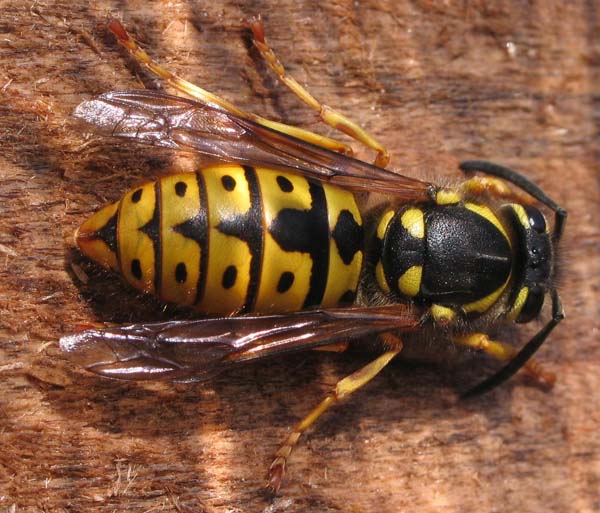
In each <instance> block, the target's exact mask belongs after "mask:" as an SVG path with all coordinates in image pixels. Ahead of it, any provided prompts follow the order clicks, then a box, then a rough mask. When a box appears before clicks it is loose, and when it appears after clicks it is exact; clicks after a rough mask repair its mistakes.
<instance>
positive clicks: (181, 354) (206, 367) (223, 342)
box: [60, 305, 421, 380]
mask: <svg viewBox="0 0 600 513" xmlns="http://www.w3.org/2000/svg"><path fill="white" fill-rule="evenodd" d="M420 322H421V316H420V315H419V314H417V313H416V312H415V311H414V310H413V309H412V308H411V307H409V306H406V305H393V306H385V307H364V308H363V307H351V308H339V309H330V310H312V311H306V312H297V313H291V314H283V315H268V316H249V317H241V316H240V317H220V318H209V319H199V320H193V321H169V322H161V323H151V324H132V325H127V326H120V327H115V328H103V329H92V330H86V331H82V332H80V333H76V334H74V335H70V336H67V337H63V338H62V339H61V340H60V347H61V349H62V350H63V351H65V352H66V353H68V355H69V356H70V357H71V359H72V360H74V361H75V362H76V363H78V364H79V365H82V366H83V367H85V368H86V369H87V370H89V371H91V372H94V373H96V374H100V375H102V376H106V377H110V378H116V379H124V380H161V379H170V380H204V379H207V378H209V377H211V376H213V375H215V374H217V373H218V372H221V371H223V370H226V369H227V368H229V367H230V366H232V365H234V364H237V363H241V362H248V361H252V360H258V359H264V358H268V357H273V356H276V355H279V354H283V353H288V352H292V351H299V350H303V349H310V348H314V347H319V346H324V345H328V344H331V343H334V342H339V341H346V340H348V339H354V338H360V337H365V336H368V335H376V334H378V333H383V332H389V331H400V332H402V331H409V330H414V329H417V328H418V326H419V324H420Z"/></svg>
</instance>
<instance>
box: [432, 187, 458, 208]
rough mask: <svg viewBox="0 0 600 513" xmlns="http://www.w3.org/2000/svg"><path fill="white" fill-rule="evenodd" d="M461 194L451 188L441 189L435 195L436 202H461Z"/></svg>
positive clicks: (449, 203) (439, 203)
mask: <svg viewBox="0 0 600 513" xmlns="http://www.w3.org/2000/svg"><path fill="white" fill-rule="evenodd" d="M461 200H462V197H461V195H460V194H459V193H458V192H456V191H453V190H451V189H440V190H439V191H437V193H436V195H435V202H436V203H437V204H438V205H454V204H456V203H460V202H461Z"/></svg>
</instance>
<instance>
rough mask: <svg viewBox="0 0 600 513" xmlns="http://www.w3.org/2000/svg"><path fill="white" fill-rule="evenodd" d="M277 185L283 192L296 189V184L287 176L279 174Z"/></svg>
mask: <svg viewBox="0 0 600 513" xmlns="http://www.w3.org/2000/svg"><path fill="white" fill-rule="evenodd" d="M277 185H279V188H280V189H281V190H282V191H283V192H292V191H293V190H294V184H293V183H292V182H290V181H289V179H288V178H286V177H285V176H282V175H279V176H278V177H277Z"/></svg>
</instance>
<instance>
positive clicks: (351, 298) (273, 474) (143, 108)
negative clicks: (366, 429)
mask: <svg viewBox="0 0 600 513" xmlns="http://www.w3.org/2000/svg"><path fill="white" fill-rule="evenodd" d="M109 29H110V31H111V32H113V34H115V36H116V37H117V39H118V41H119V43H120V44H121V45H123V46H124V47H125V48H126V49H127V50H128V51H129V52H130V54H131V55H132V56H133V57H134V59H135V60H136V61H138V62H139V63H140V64H142V65H144V66H145V67H146V68H147V69H148V70H150V71H151V72H152V73H154V74H156V75H158V76H159V77H161V78H163V79H164V80H165V81H166V82H167V83H168V84H169V85H171V86H173V87H174V88H175V89H177V90H178V91H180V92H182V93H185V94H187V95H188V96H190V97H191V98H193V99H186V98H182V97H178V96H171V95H167V94H163V93H159V92H154V91H146V90H129V91H112V92H108V93H105V94H102V95H100V96H98V97H96V98H94V99H91V100H88V101H84V102H83V103H81V104H80V105H79V106H78V107H77V109H76V110H75V113H74V114H75V116H76V117H78V118H80V119H82V120H84V121H85V122H87V123H89V124H90V125H92V126H94V127H95V128H96V129H97V130H98V132H100V133H103V134H109V135H111V136H113V137H117V138H121V139H128V140H132V141H134V142H138V143H145V144H151V145H154V146H161V147H167V148H173V149H181V150H187V151H192V152H195V153H197V154H200V155H202V156H203V157H205V158H208V159H209V160H211V161H213V162H214V163H213V164H210V165H206V166H204V167H202V168H201V169H198V170H197V171H196V172H194V173H178V174H170V175H167V176H164V177H162V178H160V179H158V180H156V181H154V182H150V183H146V184H143V185H141V186H139V187H137V188H135V189H133V190H131V191H129V192H127V193H126V194H125V195H124V196H123V197H122V198H121V199H120V200H119V201H117V202H115V203H113V204H111V205H108V206H106V207H104V208H103V209H101V210H100V211H98V212H97V213H95V214H94V215H93V216H92V217H90V218H89V219H88V220H87V221H85V222H84V223H83V224H82V225H81V226H80V227H79V229H78V230H77V232H76V234H75V239H76V242H77V244H78V246H79V248H80V249H81V250H82V252H83V253H84V254H86V255H87V256H88V257H90V258H91V259H92V260H94V261H96V262H97V263H99V264H100V265H102V266H104V267H107V268H110V269H113V270H115V271H117V272H120V273H121V274H122V275H123V277H124V279H125V280H126V281H127V282H128V283H130V284H131V285H132V286H134V287H136V288H138V289H139V290H142V291H144V292H147V293H151V294H155V295H157V296H158V297H159V298H161V299H162V300H163V301H165V302H170V303H175V304H179V305H184V306H189V307H191V308H193V309H195V310H197V311H198V312H201V313H203V314H210V315H211V316H210V317H205V318H200V319H198V320H188V321H168V322H160V323H148V324H131V325H126V326H119V327H110V328H100V329H91V330H87V331H82V332H79V333H76V334H74V335H70V336H66V337H63V338H62V339H61V342H60V343H61V347H62V349H63V350H65V351H66V352H68V353H69V354H70V355H71V356H72V357H73V359H74V360H75V361H76V362H77V363H79V364H81V365H83V366H84V367H85V368H86V369H88V370H90V371H92V372H95V373H97V374H100V375H102V376H107V377H111V378H117V379H125V380H159V379H160V380H164V379H168V380H180V381H186V380H204V379H208V378H210V377H211V376H213V375H215V374H217V373H219V372H221V371H224V370H227V369H229V368H231V367H234V366H235V365H238V364H241V363H247V362H251V361H254V360H259V359H264V358H271V357H275V356H278V355H282V354H286V353H289V352H292V351H298V350H307V349H328V350H343V349H344V348H345V347H346V345H347V341H348V340H355V339H358V340H360V339H365V338H369V337H370V338H372V337H378V339H379V340H380V341H381V342H382V346H383V348H384V349H383V351H382V354H380V355H379V356H377V358H375V359H374V360H373V361H372V362H371V363H369V364H367V365H366V366H364V367H363V368H361V369H359V370H358V371H356V372H354V373H353V374H351V375H350V376H347V377H345V378H344V379H342V380H341V381H339V382H338V383H337V385H336V387H335V389H334V390H333V391H332V392H331V393H330V394H329V395H327V396H326V397H325V399H323V401H322V402H321V403H320V404H319V405H318V406H317V407H315V408H314V409H313V410H312V411H311V412H310V413H309V414H308V415H306V417H304V419H302V420H301V421H300V422H299V423H298V424H296V426H295V427H294V428H293V430H292V432H291V434H290V435H289V436H288V437H287V439H286V440H285V442H284V443H283V444H282V445H281V447H280V448H279V450H278V451H277V452H276V454H275V458H274V460H273V462H272V464H271V466H270V469H269V481H268V486H269V488H270V489H271V490H272V491H273V492H276V491H277V490H278V489H279V487H280V484H281V481H282V478H283V475H284V471H285V468H286V463H287V460H288V458H289V456H290V453H291V452H292V449H293V448H294V446H295V445H296V444H297V442H298V440H299V438H300V436H301V435H302V433H303V432H304V431H305V430H306V429H308V428H309V427H310V426H311V425H312V424H313V423H314V422H315V421H316V420H317V419H318V418H319V417H320V416H321V415H322V414H323V413H324V412H325V411H326V410H328V409H329V408H330V407H331V406H332V405H334V404H335V403H337V402H338V401H340V400H341V399H343V398H345V397H347V396H348V395H350V394H352V393H353V392H355V391H356V390H357V389H359V388H360V387H362V386H363V385H364V384H366V383H367V382H368V381H370V380H371V379H372V378H373V377H375V376H376V375H377V374H378V373H379V372H380V371H381V370H382V369H383V368H384V367H385V366H386V365H387V364H388V363H389V362H390V360H392V359H393V358H394V357H395V356H396V355H398V354H399V353H400V352H401V350H402V347H403V342H402V339H406V338H411V339H412V338H415V337H419V336H422V333H423V331H424V330H428V331H429V332H433V333H435V334H436V335H435V336H436V337H439V338H442V339H444V340H446V341H448V342H449V343H454V344H458V345H462V346H466V347H469V348H473V349H480V350H483V351H485V352H486V353H487V354H489V355H491V356H493V357H494V358H497V359H499V360H504V361H506V362H507V363H506V364H505V366H504V367H502V368H501V369H500V370H499V371H498V372H496V373H495V374H494V375H492V376H491V377H489V378H488V379H486V380H484V381H483V382H482V383H480V384H478V385H477V386H475V387H474V388H472V389H471V390H470V391H469V392H467V394H465V395H475V394H480V393H482V392H485V391H488V390H490V389H491V388H493V387H495V386H497V385H498V384H500V383H502V382H504V381H505V380H507V379H508V378H510V377H511V376H512V375H513V374H514V373H515V372H517V370H519V369H520V368H524V369H525V370H526V371H528V372H529V373H530V374H532V375H534V376H535V377H537V378H538V379H539V380H541V381H545V382H546V383H549V384H552V383H553V381H554V376H553V374H551V373H548V372H545V371H544V370H543V369H542V368H541V367H540V366H539V365H538V364H537V363H536V362H535V361H534V360H533V359H531V357H532V355H533V354H534V353H535V351H536V350H537V349H538V348H539V347H540V346H541V345H542V343H543V342H544V340H546V338H547V337H548V335H549V334H550V332H551V331H552V330H553V329H554V327H555V326H556V325H557V324H558V323H559V322H560V321H561V320H562V319H563V317H564V314H563V309H562V306H561V302H560V299H559V296H558V293H557V291H556V289H555V287H554V285H553V278H554V274H555V262H556V246H557V243H558V242H559V240H560V237H561V234H562V231H563V227H564V223H565V220H566V215H567V214H566V211H565V210H563V209H562V208H561V207H559V206H558V205H557V204H556V203H555V202H554V201H553V200H552V199H550V198H549V197H548V196H547V195H546V194H545V193H544V192H543V191H542V190H541V189H540V188H538V187H537V186H536V185H535V184H533V183H532V182H531V181H529V180H528V179H527V178H525V177H524V176H523V175H521V174H519V173H517V172H515V171H513V170H511V169H508V168H506V167H503V166H500V165H497V164H493V163H490V162H486V161H467V162H463V163H462V164H461V165H460V168H461V169H462V170H463V171H464V172H469V173H474V172H479V173H481V174H480V175H475V176H472V177H471V178H470V179H468V180H466V181H465V182H464V183H463V184H461V185H460V186H458V187H454V188H448V187H441V186H437V185H435V184H432V183H428V182H425V181H421V180H418V179H414V178H409V177H406V176H403V175H401V174H398V173H395V172H392V171H388V170H386V169H385V167H386V166H387V164H388V162H389V159H390V157H389V153H388V151H387V150H386V148H385V147H383V146H382V145H381V144H380V143H379V142H377V141H376V140H375V139H374V138H373V137H372V136H371V135H369V134H368V133H367V132H365V131H364V130H363V129H362V128H360V127H359V126H358V125H357V124H355V123H354V122H353V121H351V120H350V119H349V118H347V117H346V116H344V115H343V114H341V113H339V112H337V111H336V110H334V109H332V108H330V107H328V106H326V105H323V104H321V103H320V102H318V101H317V100H316V99H315V98H314V97H313V96H312V95H311V94H310V93H309V92H308V91H307V90H306V89H305V88H304V87H302V86H301V85H300V84H299V83H298V82H296V81H295V80H294V79H293V78H292V77H291V76H290V75H288V74H287V73H286V70H285V68H284V67H283V65H282V64H281V62H280V61H279V59H278V58H277V57H276V55H275V53H274V52H273V50H272V49H271V48H270V46H269V45H268V43H267V41H266V38H265V34H264V29H263V26H262V24H261V22H260V20H258V19H256V20H252V21H251V22H250V29H251V31H252V34H253V38H254V39H253V41H254V45H255V47H256V48H257V49H258V51H259V52H260V54H261V55H262V57H263V58H264V60H265V62H266V63H267V65H268V66H269V68H271V69H272V70H273V71H274V72H275V74H276V75H277V77H278V78H279V80H280V81H281V82H282V83H283V84H284V85H285V86H287V87H288V88H289V89H290V90H291V91H292V92H294V93H295V94H296V95H297V96H298V98H300V100H302V101H303V102H304V103H306V104H308V105H309V106H310V107H312V108H313V109H315V110H316V111H318V113H319V117H320V119H321V121H323V122H324V123H326V124H328V125H330V126H331V127H333V128H335V129H337V130H339V131H341V132H344V133H345V134H347V135H349V136H350V137H352V138H354V139H355V140H357V141H359V142H361V143H363V144H364V145H366V146H367V147H369V148H371V149H373V150H375V151H376V152H377V157H376V159H375V162H374V164H368V163H366V162H363V161H360V160H357V159H355V158H353V157H352V156H351V155H352V152H351V150H350V148H349V147H348V146H346V145H345V144H343V143H340V142H338V141H337V140H335V139H331V138H328V137H325V136H321V135H317V134H315V133H313V132H310V131H308V130H304V129H301V128H298V127H293V126H289V125H285V124H283V123H278V122H274V121H271V120H268V119H265V118H262V117H260V116H257V115H255V114H251V113H248V112H244V111H242V110H240V109H238V108H237V107H235V106H234V105H232V104H231V103H229V102H228V101H226V100H224V99H222V98H220V97H218V96H216V95H214V94H212V93H210V92H208V91H205V90H203V89H201V88H199V87H197V86H195V85H194V84H191V83H190V82H187V81H185V80H183V79H181V78H179V77H178V76H176V75H174V74H173V73H171V72H169V71H168V70H166V69H165V68H163V67H162V66H160V65H159V64H157V63H155V62H154V61H152V60H151V59H150V57H149V56H148V55H147V53H146V52H145V51H144V50H142V49H141V48H140V47H139V46H138V44H137V43H136V42H135V41H134V40H133V38H131V37H130V36H129V34H128V33H127V32H126V30H125V29H124V27H123V26H122V25H121V23H120V22H119V21H117V20H112V21H110V23H109ZM482 175H483V176H482ZM507 182H509V183H511V184H512V185H513V186H516V188H517V189H518V191H517V190H514V189H513V188H511V187H510V186H509V185H508V183H507ZM372 196H377V197H378V198H379V202H378V206H377V207H376V208H374V209H373V210H372V211H370V210H368V208H367V207H366V202H365V200H364V198H365V197H372ZM535 202H539V203H541V204H543V205H545V206H546V207H548V208H549V209H551V210H552V211H554V214H555V222H554V228H553V230H552V232H551V231H550V229H549V227H548V224H547V222H546V219H545V217H544V215H543V214H542V212H541V211H540V209H539V208H537V207H536V206H534V203H535ZM546 296H549V297H550V298H551V303H552V306H551V318H550V320H549V321H548V322H547V323H546V324H545V325H544V326H543V327H542V328H541V329H540V330H539V331H538V332H537V333H536V334H535V335H534V336H533V338H531V339H530V340H529V341H528V342H527V343H526V344H525V345H524V346H523V348H522V349H521V350H519V351H517V350H516V349H515V348H513V347H512V346H511V345H508V344H506V343H504V342H501V341H497V340H492V339H490V337H489V335H488V333H490V332H491V330H492V329H493V328H494V327H496V326H498V325H502V324H507V323H513V322H517V323H526V322H529V321H531V320H533V319H535V318H537V317H539V314H540V312H541V309H542V306H543V303H544V300H545V297H546Z"/></svg>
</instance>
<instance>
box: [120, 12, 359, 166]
mask: <svg viewBox="0 0 600 513" xmlns="http://www.w3.org/2000/svg"><path fill="white" fill-rule="evenodd" d="M108 28H109V30H110V31H111V32H112V33H113V34H114V35H115V36H116V37H117V40H118V41H119V43H120V44H121V45H122V46H124V47H125V48H126V49H127V50H128V51H129V53H130V54H131V56H132V57H133V58H134V59H135V60H136V61H137V62H139V63H140V64H141V65H143V66H144V67H145V68H146V69H148V70H149V71H150V72H151V73H154V74H155V75H156V76H158V77H160V78H162V79H163V80H164V81H165V82H167V83H168V84H169V85H171V86H172V87H174V88H175V89H177V90H178V91H181V92H182V93H184V94H187V95H188V96H191V97H192V98H195V99H196V100H199V101H201V102H203V103H206V104H209V105H211V106H213V107H217V108H219V109H221V110H225V111H227V112H229V113H231V114H235V115H236V116H239V117H242V118H246V119H250V120H252V121H254V122H255V123H258V124H260V125H263V126H266V127H269V128H272V129H273V130H277V131H278V132H283V133H286V134H288V135H292V136H294V137H296V138H298V139H302V140H303V141H307V142H310V143H312V144H315V145H317V146H321V147H322V148H327V149H329V150H332V151H336V152H339V153H344V154H346V155H352V149H351V148H350V147H349V146H348V145H346V144H344V143H341V142H339V141H336V140H335V139H331V138H329V137H325V136H322V135H319V134H315V133H313V132H311V131H310V130H304V129H302V128H298V127H294V126H290V125H286V124H284V123H278V122H277V121H271V120H270V119H266V118H263V117H261V116H258V115H256V114H253V113H251V112H245V111H243V110H241V109H238V108H237V107H236V106H235V105H233V104H232V103H230V102H228V101H227V100H225V99H223V98H221V97H219V96H217V95H216V94H213V93H211V92H210V91H206V90H205V89H202V88H201V87H198V86H197V85H194V84H192V83H191V82H188V81H187V80H184V79H183V78H180V77H178V76H177V75H175V74H174V73H172V72H170V71H169V70H168V69H166V68H164V67H163V66H161V65H160V64H157V63H156V62H154V61H153V60H152V59H151V58H150V56H149V55H148V54H147V53H146V52H145V51H144V50H143V49H142V48H140V47H139V45H138V44H137V43H136V42H135V41H134V39H133V38H132V37H131V36H130V35H129V34H128V33H127V31H126V30H125V27H123V25H122V24H121V23H120V22H119V21H118V20H116V19H113V20H111V21H110V22H109V24H108Z"/></svg>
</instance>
